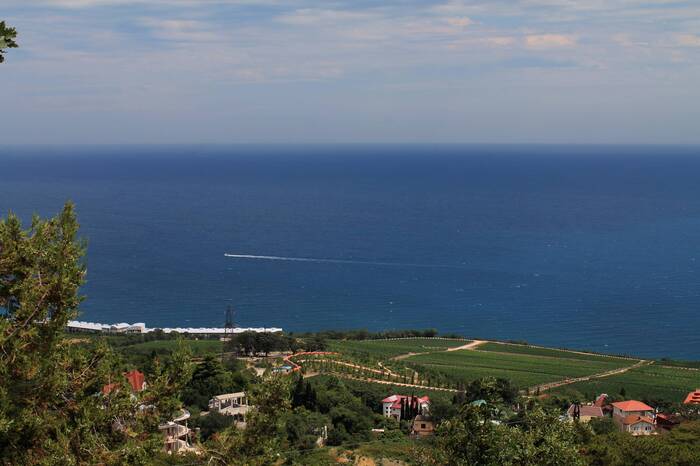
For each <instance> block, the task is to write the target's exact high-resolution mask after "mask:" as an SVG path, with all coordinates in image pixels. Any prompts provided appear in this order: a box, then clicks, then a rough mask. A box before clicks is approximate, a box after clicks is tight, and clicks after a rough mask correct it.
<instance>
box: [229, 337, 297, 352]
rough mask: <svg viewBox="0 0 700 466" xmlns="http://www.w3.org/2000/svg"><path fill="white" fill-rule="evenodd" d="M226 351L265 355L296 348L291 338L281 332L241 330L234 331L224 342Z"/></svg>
mask: <svg viewBox="0 0 700 466" xmlns="http://www.w3.org/2000/svg"><path fill="white" fill-rule="evenodd" d="M225 348H226V351H227V352H232V353H235V354H237V355H244V356H255V355H257V354H263V355H265V356H267V355H268V354H270V353H271V352H273V351H290V350H291V349H292V348H296V343H295V342H294V339H293V338H290V337H288V336H286V335H284V334H283V333H259V332H241V333H236V334H234V336H233V337H232V338H231V339H230V340H229V341H227V342H226V345H225Z"/></svg>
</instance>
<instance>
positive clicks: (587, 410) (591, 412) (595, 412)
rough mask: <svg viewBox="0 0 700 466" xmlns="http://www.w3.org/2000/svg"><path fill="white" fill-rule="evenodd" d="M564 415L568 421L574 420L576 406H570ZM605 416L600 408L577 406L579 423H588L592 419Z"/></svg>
mask: <svg viewBox="0 0 700 466" xmlns="http://www.w3.org/2000/svg"><path fill="white" fill-rule="evenodd" d="M566 415H567V417H568V418H569V419H574V418H575V417H576V405H575V404H572V405H571V406H569V409H568V410H566ZM604 416H605V414H604V413H603V409H602V408H601V407H600V406H591V405H585V406H579V413H578V417H579V421H580V422H589V421H590V420H591V419H593V418H594V417H604Z"/></svg>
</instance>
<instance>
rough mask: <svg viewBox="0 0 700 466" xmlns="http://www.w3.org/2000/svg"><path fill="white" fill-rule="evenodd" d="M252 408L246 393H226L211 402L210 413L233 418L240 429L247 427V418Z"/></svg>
mask: <svg viewBox="0 0 700 466" xmlns="http://www.w3.org/2000/svg"><path fill="white" fill-rule="evenodd" d="M250 408H251V406H250V405H248V397H247V396H246V394H245V392H236V393H225V394H223V395H216V396H215V397H214V398H212V399H211V400H209V411H214V412H217V413H220V414H225V415H226V416H233V417H234V419H235V420H236V425H237V426H238V427H245V418H246V415H247V414H248V411H249V410H250Z"/></svg>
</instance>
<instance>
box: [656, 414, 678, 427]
mask: <svg viewBox="0 0 700 466" xmlns="http://www.w3.org/2000/svg"><path fill="white" fill-rule="evenodd" d="M680 423H681V421H680V420H679V419H678V417H676V416H674V415H672V414H664V413H658V414H657V415H656V429H657V431H658V430H659V429H663V430H664V431H669V430H671V429H674V428H676V427H678V425H679V424H680Z"/></svg>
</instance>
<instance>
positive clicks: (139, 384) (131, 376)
mask: <svg viewBox="0 0 700 466" xmlns="http://www.w3.org/2000/svg"><path fill="white" fill-rule="evenodd" d="M124 377H126V380H128V381H129V385H131V388H132V389H133V390H134V391H135V392H140V391H141V390H143V384H144V382H145V381H146V376H145V375H143V372H139V371H138V370H136V369H134V370H133V371H129V372H127V373H126V374H124Z"/></svg>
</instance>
